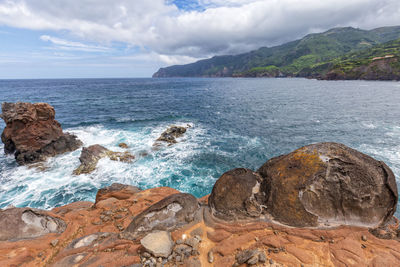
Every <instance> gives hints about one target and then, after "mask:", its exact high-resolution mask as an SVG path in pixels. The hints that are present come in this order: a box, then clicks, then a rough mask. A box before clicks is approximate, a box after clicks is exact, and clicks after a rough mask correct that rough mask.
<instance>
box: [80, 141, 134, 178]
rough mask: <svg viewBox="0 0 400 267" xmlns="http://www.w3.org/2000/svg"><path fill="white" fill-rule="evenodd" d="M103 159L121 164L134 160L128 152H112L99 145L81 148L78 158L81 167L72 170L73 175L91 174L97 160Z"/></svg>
mask: <svg viewBox="0 0 400 267" xmlns="http://www.w3.org/2000/svg"><path fill="white" fill-rule="evenodd" d="M105 157H108V158H110V159H111V160H115V161H122V162H132V160H134V159H135V156H133V155H132V154H130V153H129V152H113V151H111V150H109V149H107V148H105V147H103V146H101V145H91V146H89V147H84V148H82V152H81V156H80V157H79V161H80V162H81V165H80V166H79V167H78V168H77V169H75V170H74V174H75V175H80V174H83V173H91V172H93V171H94V170H95V169H96V166H97V163H98V162H99V160H100V159H102V158H105Z"/></svg>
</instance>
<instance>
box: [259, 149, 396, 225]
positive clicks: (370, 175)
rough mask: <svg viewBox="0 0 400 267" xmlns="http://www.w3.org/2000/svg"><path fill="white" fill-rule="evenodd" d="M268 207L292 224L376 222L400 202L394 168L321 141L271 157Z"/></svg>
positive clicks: (264, 172)
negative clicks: (391, 168)
mask: <svg viewBox="0 0 400 267" xmlns="http://www.w3.org/2000/svg"><path fill="white" fill-rule="evenodd" d="M258 172H259V173H260V175H261V176H262V177H263V178H264V181H263V183H262V185H261V190H263V192H265V194H266V202H265V203H264V204H265V205H266V207H267V212H268V213H269V214H271V215H272V216H273V218H274V219H275V220H277V221H279V222H282V223H284V224H288V225H292V226H320V225H321V226H323V225H325V226H332V225H338V224H343V225H364V226H368V227H377V226H379V225H382V224H385V223H386V222H387V221H388V220H389V219H390V218H391V217H392V216H393V214H394V212H395V210H396V205H397V201H398V193H397V186H396V180H395V177H394V175H393V172H392V171H391V170H390V168H389V167H388V166H387V165H386V164H385V163H384V162H382V161H377V160H375V159H373V158H371V157H369V156H367V155H365V154H363V153H361V152H358V151H356V150H354V149H351V148H349V147H346V146H345V145H342V144H338V143H318V144H313V145H309V146H305V147H302V148H300V149H297V150H295V151H294V152H292V153H289V154H287V155H283V156H279V157H276V158H273V159H271V160H269V161H267V162H266V163H265V164H264V165H263V166H262V167H261V168H260V169H259V170H258Z"/></svg>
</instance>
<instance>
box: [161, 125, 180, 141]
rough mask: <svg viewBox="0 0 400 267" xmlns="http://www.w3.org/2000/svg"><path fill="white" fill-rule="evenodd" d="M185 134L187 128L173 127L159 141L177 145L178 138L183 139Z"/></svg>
mask: <svg viewBox="0 0 400 267" xmlns="http://www.w3.org/2000/svg"><path fill="white" fill-rule="evenodd" d="M184 133H186V128H185V127H182V126H175V125H172V126H170V127H169V128H168V129H167V130H165V132H163V133H162V134H161V136H160V137H159V138H158V139H157V141H162V142H167V143H169V144H175V143H177V141H176V138H179V137H181V136H182V135H183V134H184Z"/></svg>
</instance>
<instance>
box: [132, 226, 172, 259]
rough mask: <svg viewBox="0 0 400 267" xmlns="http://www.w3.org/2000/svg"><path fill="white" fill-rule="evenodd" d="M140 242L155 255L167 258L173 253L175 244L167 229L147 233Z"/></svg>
mask: <svg viewBox="0 0 400 267" xmlns="http://www.w3.org/2000/svg"><path fill="white" fill-rule="evenodd" d="M140 243H141V244H142V246H143V247H145V249H146V250H147V251H149V252H150V253H151V254H153V255H154V256H156V257H163V258H167V257H168V256H169V255H170V254H171V252H172V247H173V245H174V243H173V241H172V239H171V234H170V233H169V232H166V231H160V232H153V233H150V234H147V235H146V236H145V237H144V238H142V239H141V240H140Z"/></svg>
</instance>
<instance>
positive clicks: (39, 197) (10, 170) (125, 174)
mask: <svg viewBox="0 0 400 267" xmlns="http://www.w3.org/2000/svg"><path fill="white" fill-rule="evenodd" d="M175 124H177V125H187V123H186V122H177V123H175ZM191 126H192V127H191V128H189V129H188V131H187V132H186V134H185V135H184V137H182V138H179V142H178V143H177V144H175V145H173V146H166V145H162V146H161V147H159V148H158V150H155V149H154V147H153V144H154V140H156V139H157V138H158V136H159V135H160V134H161V133H162V132H163V131H164V130H165V129H166V128H167V127H168V124H161V125H159V126H157V127H155V128H150V127H148V128H146V127H145V128H142V129H138V130H135V131H129V130H116V129H106V128H105V127H103V126H101V125H95V126H89V127H78V128H74V129H69V130H68V132H71V133H74V134H76V135H77V136H78V138H79V139H81V140H82V141H83V143H84V146H89V145H93V144H100V145H103V146H105V147H107V148H108V149H111V150H113V151H124V150H123V149H122V148H120V147H118V144H119V143H120V142H125V143H127V144H128V146H129V149H128V151H130V152H131V153H132V154H134V155H135V156H136V160H135V161H134V162H132V163H123V162H118V161H111V160H109V159H101V160H100V161H99V163H98V167H97V169H96V171H94V172H93V173H91V174H83V175H79V176H75V175H72V172H73V170H74V169H75V168H76V167H77V166H79V155H80V150H77V151H74V152H70V153H65V154H63V155H60V156H57V157H54V158H51V159H49V160H48V161H46V162H45V165H46V166H47V169H46V170H45V171H39V170H38V169H35V168H28V167H26V166H16V165H15V163H14V159H13V157H12V156H7V157H6V156H4V155H3V156H2V158H1V159H0V161H1V162H2V164H4V166H2V172H1V174H0V181H1V183H0V207H5V206H8V205H15V206H26V205H28V206H34V207H41V208H51V207H54V205H60V204H65V203H68V202H70V201H71V199H73V200H80V199H81V200H93V199H94V196H95V192H96V191H97V189H98V188H100V187H102V186H104V185H108V184H111V183H112V182H119V183H127V184H132V185H138V186H141V187H154V186H160V185H165V184H167V185H168V183H169V180H168V179H172V178H171V176H172V175H174V174H176V175H177V176H178V177H176V178H175V179H176V181H172V180H171V181H170V182H171V183H172V182H175V183H176V182H177V183H179V181H180V180H181V182H182V184H180V185H179V184H178V187H179V189H180V190H183V191H190V184H188V183H185V182H183V181H184V179H186V178H185V177H182V178H180V177H179V175H180V172H181V171H183V170H185V169H187V170H190V166H189V165H190V162H189V161H190V158H192V157H194V156H195V155H196V153H198V152H199V149H200V146H201V145H200V143H201V142H202V140H201V139H202V138H204V134H205V129H203V128H202V127H201V126H198V125H193V124H191ZM0 149H2V147H0ZM10 166H14V167H10ZM191 175H193V172H192V173H191ZM209 178H210V177H206V176H203V177H200V176H198V177H191V179H195V180H197V181H199V180H202V179H209ZM163 179H164V180H163ZM165 179H167V180H165ZM162 180H163V184H162V183H161V181H162Z"/></svg>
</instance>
